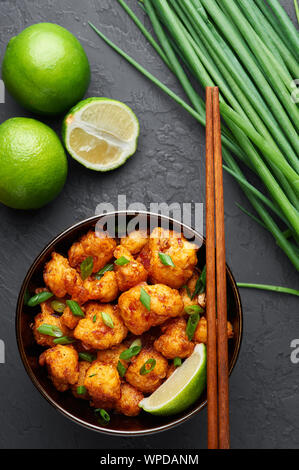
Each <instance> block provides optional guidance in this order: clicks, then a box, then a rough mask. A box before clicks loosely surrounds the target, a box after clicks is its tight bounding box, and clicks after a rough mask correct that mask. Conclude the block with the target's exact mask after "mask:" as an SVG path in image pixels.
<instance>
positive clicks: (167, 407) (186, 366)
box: [139, 344, 207, 416]
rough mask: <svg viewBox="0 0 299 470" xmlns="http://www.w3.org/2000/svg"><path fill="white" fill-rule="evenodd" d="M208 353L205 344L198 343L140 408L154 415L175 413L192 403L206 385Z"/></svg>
mask: <svg viewBox="0 0 299 470" xmlns="http://www.w3.org/2000/svg"><path fill="white" fill-rule="evenodd" d="M206 372H207V353H206V347H205V345H204V344H197V345H196V346H195V348H194V351H193V353H192V354H191V356H190V357H188V359H186V360H185V362H183V364H182V365H181V366H180V367H178V368H177V369H176V370H175V371H174V372H173V374H172V375H171V376H170V377H169V379H168V380H166V382H164V383H163V384H162V385H161V386H160V387H159V388H157V390H155V392H154V393H152V394H151V395H150V396H149V397H147V398H144V399H143V400H141V402H140V403H139V406H140V408H142V409H143V410H144V411H147V412H148V413H151V414H153V415H161V416H162V415H164V416H167V415H173V414H177V413H180V412H181V411H184V410H185V409H186V408H188V407H189V406H190V405H192V404H193V403H194V402H195V401H196V400H197V399H198V398H199V397H200V395H201V394H202V392H203V390H204V389H205V387H206V375H207V373H206Z"/></svg>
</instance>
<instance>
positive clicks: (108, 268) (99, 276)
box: [95, 263, 113, 280]
mask: <svg viewBox="0 0 299 470" xmlns="http://www.w3.org/2000/svg"><path fill="white" fill-rule="evenodd" d="M108 271H113V264H111V263H110V264H106V266H104V267H103V268H102V269H100V270H99V271H98V272H97V273H96V274H95V278H96V279H98V280H100V279H102V277H103V276H104V274H105V273H107V272H108Z"/></svg>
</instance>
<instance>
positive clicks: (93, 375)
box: [88, 374, 97, 379]
mask: <svg viewBox="0 0 299 470" xmlns="http://www.w3.org/2000/svg"><path fill="white" fill-rule="evenodd" d="M96 375H97V374H91V375H89V376H88V377H89V378H90V379H91V378H92V377H95V376H96Z"/></svg>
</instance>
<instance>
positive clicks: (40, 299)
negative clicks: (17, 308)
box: [27, 291, 53, 307]
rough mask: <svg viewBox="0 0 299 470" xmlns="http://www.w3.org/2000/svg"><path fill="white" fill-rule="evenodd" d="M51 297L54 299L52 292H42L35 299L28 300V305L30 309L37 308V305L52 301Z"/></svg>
mask: <svg viewBox="0 0 299 470" xmlns="http://www.w3.org/2000/svg"><path fill="white" fill-rule="evenodd" d="M51 297H53V294H52V293H51V292H47V291H44V292H40V293H39V294H36V295H34V296H33V297H31V298H30V299H29V300H28V302H27V305H28V306H29V307H36V305H39V304H41V303H42V302H46V300H48V299H50V298H51Z"/></svg>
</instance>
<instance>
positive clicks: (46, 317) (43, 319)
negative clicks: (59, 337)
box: [33, 302, 70, 347]
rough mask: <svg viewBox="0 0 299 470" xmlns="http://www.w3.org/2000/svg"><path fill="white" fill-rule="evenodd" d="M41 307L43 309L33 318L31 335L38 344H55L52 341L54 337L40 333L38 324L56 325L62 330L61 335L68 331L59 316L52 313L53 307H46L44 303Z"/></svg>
mask: <svg viewBox="0 0 299 470" xmlns="http://www.w3.org/2000/svg"><path fill="white" fill-rule="evenodd" d="M44 304H46V302H44ZM42 309H43V310H44V311H42V312H41V313H39V314H38V315H36V316H35V318H34V325H33V335H34V338H35V341H36V342H37V344H39V345H40V346H50V347H52V346H54V345H55V343H53V341H54V339H55V337H53V336H49V335H44V334H42V333H40V332H39V331H38V328H39V327H40V326H42V325H44V324H46V325H52V326H55V327H58V328H59V329H60V330H61V331H62V333H63V336H68V335H69V333H70V331H69V329H68V328H67V327H66V325H65V324H64V323H63V322H62V321H61V317H59V316H57V315H56V314H55V313H54V310H53V309H51V308H50V307H48V306H47V307H46V306H45V305H44V306H43V307H42Z"/></svg>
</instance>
